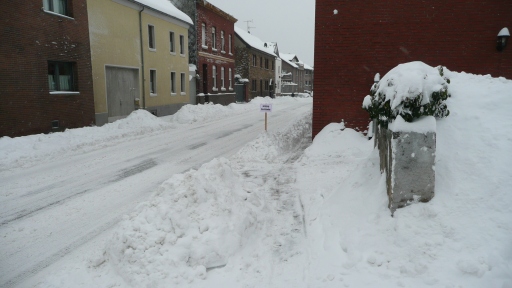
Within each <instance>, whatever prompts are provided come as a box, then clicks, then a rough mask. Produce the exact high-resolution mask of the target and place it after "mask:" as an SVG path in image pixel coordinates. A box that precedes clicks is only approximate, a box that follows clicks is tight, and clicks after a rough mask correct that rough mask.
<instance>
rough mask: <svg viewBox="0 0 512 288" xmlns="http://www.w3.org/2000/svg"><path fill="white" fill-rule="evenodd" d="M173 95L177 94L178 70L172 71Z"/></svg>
mask: <svg viewBox="0 0 512 288" xmlns="http://www.w3.org/2000/svg"><path fill="white" fill-rule="evenodd" d="M171 95H176V72H171Z"/></svg>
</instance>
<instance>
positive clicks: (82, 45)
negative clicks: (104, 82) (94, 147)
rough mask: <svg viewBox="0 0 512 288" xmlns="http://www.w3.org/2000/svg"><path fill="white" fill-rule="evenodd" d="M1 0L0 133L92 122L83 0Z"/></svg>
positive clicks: (19, 133) (44, 130)
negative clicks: (2, 0)
mask: <svg viewBox="0 0 512 288" xmlns="http://www.w3.org/2000/svg"><path fill="white" fill-rule="evenodd" d="M2 4H3V5H2V9H1V10H0V27H1V28H0V39H2V40H1V41H0V59H1V60H0V68H1V69H0V136H10V137H14V136H22V135H29V134H35V133H48V132H51V131H59V130H62V129H65V128H75V127H83V126H87V125H90V124H94V97H93V91H92V75H91V55H90V44H89V29H88V22H87V3H86V0H73V1H66V0H27V1H4V3H2Z"/></svg>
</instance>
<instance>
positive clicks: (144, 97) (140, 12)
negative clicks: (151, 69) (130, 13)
mask: <svg viewBox="0 0 512 288" xmlns="http://www.w3.org/2000/svg"><path fill="white" fill-rule="evenodd" d="M145 8H146V7H145V6H142V10H140V11H139V36H140V63H141V66H142V109H146V73H145V72H146V71H145V70H144V44H143V41H142V40H143V39H142V11H144V9H145Z"/></svg>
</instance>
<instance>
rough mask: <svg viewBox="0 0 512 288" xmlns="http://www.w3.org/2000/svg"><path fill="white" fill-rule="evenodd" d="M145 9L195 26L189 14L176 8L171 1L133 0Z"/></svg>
mask: <svg viewBox="0 0 512 288" xmlns="http://www.w3.org/2000/svg"><path fill="white" fill-rule="evenodd" d="M132 1H133V2H136V3H139V4H141V5H143V6H145V7H148V8H150V9H153V10H155V11H158V12H160V13H163V14H166V15H168V16H171V17H172V18H175V19H178V20H181V21H183V22H185V23H187V24H189V25H194V22H192V19H190V17H188V15H187V14H185V13H183V12H182V11H181V10H179V9H178V8H176V7H175V6H174V5H172V3H171V2H170V1H169V0H132Z"/></svg>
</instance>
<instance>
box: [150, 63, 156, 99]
mask: <svg viewBox="0 0 512 288" xmlns="http://www.w3.org/2000/svg"><path fill="white" fill-rule="evenodd" d="M156 79H157V76H156V69H149V95H150V96H156V95H157V90H156Z"/></svg>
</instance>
